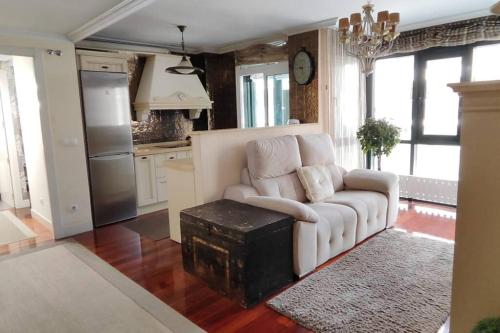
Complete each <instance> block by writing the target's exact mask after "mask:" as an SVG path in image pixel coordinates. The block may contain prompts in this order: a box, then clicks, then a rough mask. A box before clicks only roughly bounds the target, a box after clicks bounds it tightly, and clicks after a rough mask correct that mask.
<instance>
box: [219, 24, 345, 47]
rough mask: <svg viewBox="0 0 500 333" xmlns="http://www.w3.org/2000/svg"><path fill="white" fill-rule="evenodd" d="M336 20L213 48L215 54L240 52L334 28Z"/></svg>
mask: <svg viewBox="0 0 500 333" xmlns="http://www.w3.org/2000/svg"><path fill="white" fill-rule="evenodd" d="M337 20H338V17H334V18H331V19H327V20H322V21H318V22H314V23H311V24H307V25H302V26H298V27H295V28H290V29H287V30H285V31H283V32H279V33H275V34H272V35H268V36H265V37H262V38H257V39H249V40H245V41H241V42H237V43H231V44H227V45H224V46H222V47H218V48H215V49H214V51H215V52H216V53H227V52H232V51H236V50H241V49H244V48H247V47H249V46H252V45H255V44H265V43H270V42H274V41H276V40H280V39H284V40H287V39H288V36H291V35H295V34H300V33H303V32H307V31H311V30H316V29H321V28H326V27H332V26H335V25H336V24H337Z"/></svg>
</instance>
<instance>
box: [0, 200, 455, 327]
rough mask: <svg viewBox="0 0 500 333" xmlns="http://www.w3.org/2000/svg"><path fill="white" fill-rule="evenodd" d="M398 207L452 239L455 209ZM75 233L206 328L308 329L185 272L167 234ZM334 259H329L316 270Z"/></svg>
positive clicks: (412, 224) (412, 223) (403, 222)
mask: <svg viewBox="0 0 500 333" xmlns="http://www.w3.org/2000/svg"><path fill="white" fill-rule="evenodd" d="M400 206H401V210H400V214H399V218H398V223H397V225H396V227H397V228H400V229H405V230H407V231H408V232H415V233H423V234H428V235H430V236H433V237H439V238H445V239H450V240H453V237H454V231H455V218H454V214H455V210H454V209H453V208H449V207H444V206H440V205H432V204H423V203H417V202H413V203H410V202H407V201H401V204H400ZM166 214H167V213H166V211H163V212H158V213H153V215H144V216H141V217H138V219H139V220H141V219H148V218H151V217H154V218H158V216H159V215H160V216H161V215H164V216H165V217H166V216H167V215H166ZM17 215H18V217H19V218H20V219H21V220H23V222H25V223H26V224H27V225H28V226H29V227H31V228H32V229H36V230H38V232H40V236H39V238H37V243H36V245H35V246H40V245H42V244H46V243H48V242H52V241H53V240H52V239H53V236H52V238H51V235H50V234H49V233H48V232H47V229H46V228H45V227H44V226H43V225H42V224H40V223H39V222H37V221H36V220H34V219H33V218H31V215H30V214H29V210H28V211H25V212H18V213H17ZM42 229H43V230H42ZM36 230H35V232H37V231H36ZM38 232H37V233H38ZM73 238H74V239H75V240H76V241H77V242H79V243H80V244H82V245H84V246H85V247H87V248H88V249H89V250H90V251H92V252H94V253H95V254H97V255H98V256H99V257H101V258H102V259H103V260H105V261H106V262H108V263H109V264H110V265H112V266H114V267H115V268H116V269H118V270H119V271H121V272H122V273H123V274H125V275H126V276H128V277H129V278H131V279H132V280H134V281H135V282H137V283H138V284H140V285H141V286H143V287H144V288H145V289H147V290H148V291H150V292H151V293H153V294H154V295H156V296H157V297H158V298H160V299H161V300H162V301H163V302H165V303H166V304H168V305H170V306H171V307H173V308H174V309H175V310H177V311H178V312H180V313H181V314H183V315H184V316H186V317H187V318H188V319H190V320H191V321H193V322H194V323H196V324H197V325H199V326H200V327H201V328H203V329H205V330H207V331H208V332H309V331H308V330H307V329H305V328H303V327H301V326H299V325H297V324H295V323H294V322H293V321H291V320H290V319H288V318H287V317H284V316H282V315H280V314H278V313H277V312H275V311H273V310H271V309H270V308H268V307H266V306H265V302H262V303H261V304H260V305H258V306H256V307H254V308H252V309H249V310H246V309H243V308H241V307H240V306H239V305H238V304H236V303H233V302H232V301H230V300H229V299H227V298H225V297H223V296H220V295H219V294H217V293H216V292H214V291H213V290H211V289H210V288H208V287H207V286H206V285H205V284H204V283H203V282H202V281H200V280H199V279H197V278H196V277H194V276H192V275H190V274H188V273H186V272H184V270H183V268H182V257H181V247H180V245H179V244H177V243H175V242H174V241H171V240H169V239H164V240H160V241H152V240H149V239H147V238H144V237H143V238H141V237H140V236H139V235H138V234H137V233H135V232H133V231H131V230H129V229H127V228H125V227H123V226H121V225H120V224H114V225H110V226H106V227H102V228H99V229H96V230H93V231H90V232H86V233H83V234H80V235H77V236H75V237H73ZM19 248H22V246H20V247H19ZM19 248H18V249H19ZM18 249H14V250H12V249H11V250H5V249H4V251H2V249H1V248H0V254H6V253H12V252H17V251H18ZM338 259H339V257H337V258H335V259H332V260H330V261H329V262H327V263H325V264H324V265H322V266H321V267H319V268H318V269H322V268H323V267H326V266H328V265H331V264H333V263H335V261H337V260H338ZM277 293H279V291H278V292H277ZM440 332H441V331H440ZM442 332H446V330H445V331H442Z"/></svg>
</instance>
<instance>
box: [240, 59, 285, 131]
mask: <svg viewBox="0 0 500 333" xmlns="http://www.w3.org/2000/svg"><path fill="white" fill-rule="evenodd" d="M259 73H262V74H263V75H264V101H265V103H264V107H265V119H266V122H265V126H264V127H269V112H268V107H269V105H268V102H269V98H268V87H267V77H268V76H272V75H281V74H289V69H288V61H280V62H271V63H262V64H251V65H239V66H236V67H235V76H236V108H237V115H238V128H249V127H247V126H245V97H244V93H243V89H242V88H243V86H244V82H243V80H244V79H243V77H244V76H248V75H252V74H259Z"/></svg>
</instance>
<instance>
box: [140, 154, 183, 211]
mask: <svg viewBox="0 0 500 333" xmlns="http://www.w3.org/2000/svg"><path fill="white" fill-rule="evenodd" d="M189 157H190V155H189V154H188V151H178V152H169V153H162V154H155V155H145V156H137V157H135V162H136V166H135V169H136V171H135V172H136V179H137V206H138V207H143V206H148V205H153V204H158V203H165V202H166V201H168V190H167V182H168V180H167V167H166V164H165V163H166V162H167V161H171V160H176V159H186V158H189ZM164 208H165V207H158V209H164Z"/></svg>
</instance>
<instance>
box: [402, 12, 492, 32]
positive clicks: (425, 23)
mask: <svg viewBox="0 0 500 333" xmlns="http://www.w3.org/2000/svg"><path fill="white" fill-rule="evenodd" d="M489 15H491V12H490V9H489V8H485V9H481V10H476V11H473V12H468V13H463V14H459V15H453V16H444V17H439V18H436V19H432V20H427V21H420V22H417V23H412V24H401V25H400V26H399V27H398V30H399V31H409V30H416V29H421V28H428V27H432V26H435V25H441V24H446V23H451V22H457V21H462V20H468V19H472V18H476V17H481V16H489Z"/></svg>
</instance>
